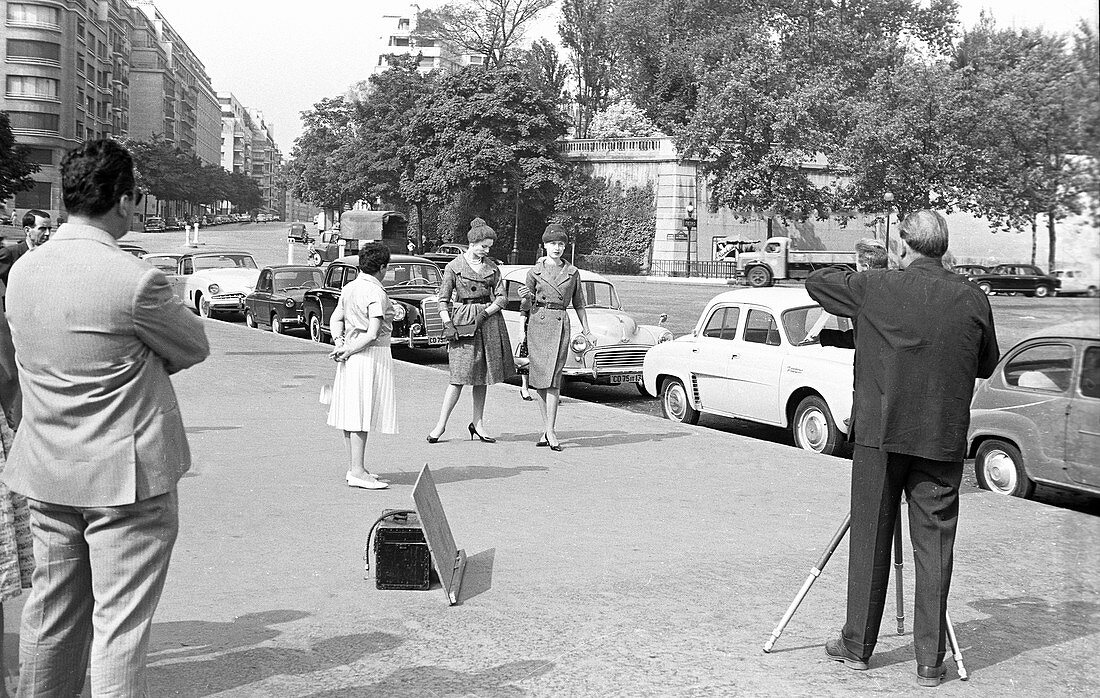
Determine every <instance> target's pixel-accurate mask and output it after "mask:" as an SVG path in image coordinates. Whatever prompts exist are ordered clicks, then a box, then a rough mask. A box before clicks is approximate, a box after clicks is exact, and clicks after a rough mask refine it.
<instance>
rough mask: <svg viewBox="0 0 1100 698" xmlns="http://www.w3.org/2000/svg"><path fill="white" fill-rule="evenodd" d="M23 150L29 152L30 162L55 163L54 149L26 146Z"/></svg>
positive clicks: (28, 158)
mask: <svg viewBox="0 0 1100 698" xmlns="http://www.w3.org/2000/svg"><path fill="white" fill-rule="evenodd" d="M23 152H24V153H26V154H27V161H28V162H34V163H37V164H39V165H52V164H53V150H51V149H49V148H34V147H27V146H24V147H23Z"/></svg>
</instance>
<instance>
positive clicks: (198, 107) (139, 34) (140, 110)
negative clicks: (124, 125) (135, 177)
mask: <svg viewBox="0 0 1100 698" xmlns="http://www.w3.org/2000/svg"><path fill="white" fill-rule="evenodd" d="M127 2H128V3H129V5H130V6H131V7H132V8H134V9H135V10H136V11H137V12H139V13H140V14H141V17H142V18H144V21H143V22H140V23H138V24H137V26H135V27H134V30H133V32H132V34H131V36H132V40H133V41H132V43H133V53H132V55H131V58H130V137H131V138H135V139H138V140H151V139H153V138H164V139H167V140H170V141H172V143H174V144H175V145H176V146H177V147H178V148H179V149H180V150H182V151H184V152H186V153H192V154H194V155H195V156H196V157H198V158H199V160H201V161H202V162H203V163H205V164H209V165H213V164H217V163H218V162H220V161H221V135H222V133H221V132H222V124H221V107H220V105H219V104H218V99H217V96H216V94H215V92H214V88H213V86H212V84H211V81H210V76H209V75H207V73H206V68H205V66H203V64H202V61H200V60H199V59H198V57H197V56H196V55H195V53H194V52H193V51H192V50H191V48H190V47H189V46H188V45H187V42H185V41H184V40H183V39H182V38H181V37H180V35H179V34H178V33H177V32H176V31H175V29H173V28H172V25H171V24H169V22H168V20H167V19H165V17H164V16H163V15H162V14H161V13H160V11H159V10H158V9H157V7H156V5H155V4H154V3H153V2H152V0H127Z"/></svg>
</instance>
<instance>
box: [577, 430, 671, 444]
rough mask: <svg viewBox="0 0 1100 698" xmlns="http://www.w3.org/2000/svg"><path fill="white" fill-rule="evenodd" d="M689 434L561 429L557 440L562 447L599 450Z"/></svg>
mask: <svg viewBox="0 0 1100 698" xmlns="http://www.w3.org/2000/svg"><path fill="white" fill-rule="evenodd" d="M690 433H691V432H689V431H665V432H656V433H648V434H637V433H633V432H628V431H610V430H608V431H570V430H566V429H562V430H561V431H559V432H558V438H559V439H560V440H561V443H562V445H563V446H572V447H573V448H601V447H604V446H628V445H632V444H647V443H654V442H658V441H665V440H666V439H679V438H683V437H685V436H688V435H689V434H690Z"/></svg>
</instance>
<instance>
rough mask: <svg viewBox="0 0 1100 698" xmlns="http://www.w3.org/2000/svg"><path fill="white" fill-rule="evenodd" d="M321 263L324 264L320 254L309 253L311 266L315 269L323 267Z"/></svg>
mask: <svg viewBox="0 0 1100 698" xmlns="http://www.w3.org/2000/svg"><path fill="white" fill-rule="evenodd" d="M321 262H322V260H321V255H320V253H318V252H310V253H309V263H310V264H312V265H313V266H315V267H319V266H321Z"/></svg>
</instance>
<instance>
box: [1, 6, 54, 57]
mask: <svg viewBox="0 0 1100 698" xmlns="http://www.w3.org/2000/svg"><path fill="white" fill-rule="evenodd" d="M9 7H10V5H9ZM8 58H32V59H37V60H46V61H54V62H58V63H59V62H61V45H60V44H54V43H51V42H49V41H33V40H29V39H8Z"/></svg>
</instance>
